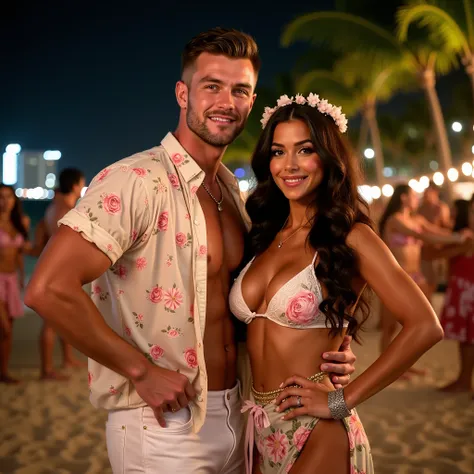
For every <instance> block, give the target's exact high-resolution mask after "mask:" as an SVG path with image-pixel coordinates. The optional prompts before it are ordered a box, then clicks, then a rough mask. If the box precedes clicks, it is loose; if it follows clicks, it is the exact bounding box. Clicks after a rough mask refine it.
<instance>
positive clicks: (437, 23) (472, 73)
mask: <svg viewBox="0 0 474 474" xmlns="http://www.w3.org/2000/svg"><path fill="white" fill-rule="evenodd" d="M473 15H474V0H458V1H450V2H447V1H444V2H443V1H440V0H437V1H435V0H432V1H426V0H416V1H414V0H409V1H408V2H407V4H406V5H404V6H402V7H400V8H399V9H398V12H397V34H398V37H399V38H400V40H401V41H406V39H407V35H408V29H409V27H410V25H411V24H413V23H416V24H417V25H418V26H420V27H424V28H426V31H427V32H428V35H429V36H430V37H431V38H432V39H433V40H434V41H437V40H438V39H441V41H442V42H443V43H444V45H445V48H446V49H447V50H449V51H451V52H452V53H453V54H458V55H459V56H460V57H461V61H462V64H463V65H464V69H465V71H466V74H467V75H468V76H469V79H470V81H471V88H472V95H473V99H474V16H473Z"/></svg>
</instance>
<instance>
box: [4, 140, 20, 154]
mask: <svg viewBox="0 0 474 474" xmlns="http://www.w3.org/2000/svg"><path fill="white" fill-rule="evenodd" d="M5 151H6V152H7V153H13V154H15V155H18V153H20V151H21V146H20V145H18V143H10V145H7V147H6V148H5Z"/></svg>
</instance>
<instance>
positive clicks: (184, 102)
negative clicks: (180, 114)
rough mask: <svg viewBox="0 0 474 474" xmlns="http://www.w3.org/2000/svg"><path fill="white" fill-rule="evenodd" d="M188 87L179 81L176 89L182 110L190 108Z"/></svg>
mask: <svg viewBox="0 0 474 474" xmlns="http://www.w3.org/2000/svg"><path fill="white" fill-rule="evenodd" d="M188 92H189V89H188V86H187V85H186V84H185V83H184V82H183V81H178V82H177V83H176V87H175V93H176V100H177V101H178V105H179V107H180V108H181V109H186V108H187V107H188Z"/></svg>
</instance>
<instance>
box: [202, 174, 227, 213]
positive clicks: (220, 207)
mask: <svg viewBox="0 0 474 474" xmlns="http://www.w3.org/2000/svg"><path fill="white" fill-rule="evenodd" d="M216 182H217V185H218V186H219V190H220V192H221V196H222V197H221V200H220V201H218V200H217V199H216V198H215V197H214V196H213V195H212V193H211V191H209V188H208V187H207V186H206V185H205V183H204V181H203V182H202V187H203V188H204V189H205V190H206V192H207V194H209V196H211V198H212V200H213V201H214V202H215V203H216V204H217V210H218V211H219V212H221V211H222V203H223V202H224V193H223V192H222V186H221V183H220V181H219V178H218V177H217V176H216Z"/></svg>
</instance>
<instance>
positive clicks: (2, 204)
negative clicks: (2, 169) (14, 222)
mask: <svg viewBox="0 0 474 474" xmlns="http://www.w3.org/2000/svg"><path fill="white" fill-rule="evenodd" d="M14 207H15V195H14V194H13V191H12V190H11V189H10V188H6V187H2V188H0V212H6V213H8V214H9V213H10V212H12V210H13V208H14Z"/></svg>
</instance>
